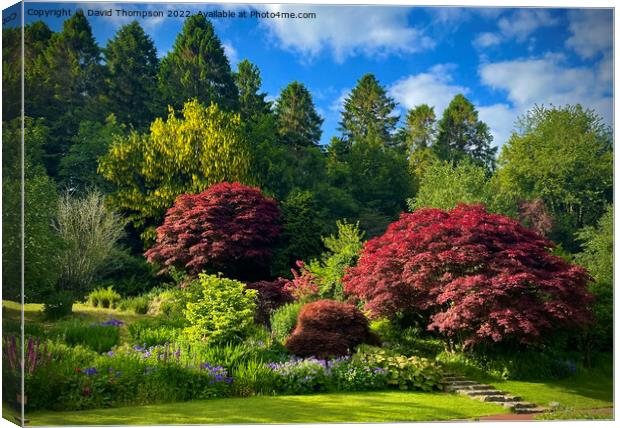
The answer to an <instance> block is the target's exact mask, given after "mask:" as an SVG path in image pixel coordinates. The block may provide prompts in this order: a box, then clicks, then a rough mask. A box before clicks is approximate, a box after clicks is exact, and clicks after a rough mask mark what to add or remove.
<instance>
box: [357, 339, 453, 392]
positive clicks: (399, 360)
mask: <svg viewBox="0 0 620 428" xmlns="http://www.w3.org/2000/svg"><path fill="white" fill-rule="evenodd" d="M355 358H356V359H358V360H359V361H361V362H362V363H363V364H365V365H366V366H369V367H380V368H382V369H385V370H387V376H388V379H387V384H388V385H390V386H392V387H395V388H398V389H402V390H408V389H418V390H422V391H432V390H433V389H439V388H440V386H441V379H442V372H441V369H440V368H439V366H438V365H437V364H436V363H434V362H433V361H430V360H428V359H426V358H418V357H405V356H404V355H394V354H393V353H390V352H388V351H386V350H384V349H381V348H374V347H364V348H363V349H362V350H361V352H358V354H356V356H355Z"/></svg>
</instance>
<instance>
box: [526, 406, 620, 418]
mask: <svg viewBox="0 0 620 428" xmlns="http://www.w3.org/2000/svg"><path fill="white" fill-rule="evenodd" d="M613 418H614V409H613V408H610V407H606V408H601V409H591V410H575V409H563V410H558V411H556V412H551V413H543V414H541V415H538V416H536V418H535V419H537V420H543V421H558V420H571V421H576V420H597V419H600V420H613Z"/></svg>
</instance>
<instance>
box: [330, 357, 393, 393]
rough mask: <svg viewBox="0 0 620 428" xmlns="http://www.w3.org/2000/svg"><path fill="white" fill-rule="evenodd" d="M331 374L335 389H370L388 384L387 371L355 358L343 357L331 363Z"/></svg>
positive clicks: (381, 387) (385, 386) (377, 388)
mask: <svg viewBox="0 0 620 428" xmlns="http://www.w3.org/2000/svg"><path fill="white" fill-rule="evenodd" d="M331 376H332V383H333V386H334V389H336V390H337V391H372V390H380V389H385V388H387V386H388V371H387V370H386V369H384V368H381V367H372V366H369V365H367V364H366V363H365V362H363V361H360V360H357V359H344V360H340V361H337V362H335V363H333V365H332V366H331Z"/></svg>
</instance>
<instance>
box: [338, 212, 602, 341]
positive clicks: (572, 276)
mask: <svg viewBox="0 0 620 428" xmlns="http://www.w3.org/2000/svg"><path fill="white" fill-rule="evenodd" d="M551 248H553V243H551V242H550V241H547V240H546V239H544V238H543V237H541V236H539V235H537V234H536V233H535V232H533V231H531V230H528V229H526V228H525V227H523V226H522V225H521V224H519V223H518V222H517V221H516V220H513V219H511V218H508V217H505V216H502V215H497V214H489V213H488V212H487V211H486V209H485V208H484V207H482V206H467V205H460V206H458V207H457V208H455V209H453V210H451V211H442V210H438V209H420V210H417V211H415V212H413V213H407V214H402V215H401V218H400V220H398V221H396V222H394V223H392V224H391V225H390V227H389V228H388V230H387V231H386V232H385V234H384V235H383V236H380V237H378V238H375V239H372V240H370V241H369V242H367V243H366V245H365V247H364V250H363V252H362V254H361V256H360V260H359V263H358V264H357V266H356V267H354V268H351V269H349V271H348V274H347V275H345V277H344V278H343V282H344V284H345V292H347V293H349V294H351V295H353V296H355V297H357V298H358V299H360V300H362V301H363V302H365V304H366V309H368V310H369V311H370V312H371V313H372V315H373V316H386V317H394V316H395V315H396V314H397V313H398V312H399V311H403V310H413V311H417V312H419V313H423V314H429V318H428V319H427V321H426V322H427V324H426V326H427V328H428V329H429V330H436V331H438V332H439V333H441V334H442V335H444V336H446V337H447V338H448V339H449V340H450V341H451V342H452V343H455V344H456V345H458V346H459V347H461V346H469V345H474V344H477V343H496V342H502V341H506V342H513V343H514V342H517V343H536V342H540V341H541V340H542V338H543V337H544V335H545V333H548V332H550V331H552V330H553V329H555V328H567V327H576V326H577V327H578V326H581V325H583V324H585V323H587V322H588V321H589V318H590V314H589V309H588V307H589V305H590V303H591V301H592V299H591V296H590V294H589V293H588V291H587V288H586V286H587V282H588V281H589V275H588V274H587V272H586V271H585V270H584V269H583V268H582V267H579V266H575V265H571V264H569V263H567V262H566V261H565V260H563V259H561V258H560V257H556V256H554V255H552V254H551V252H550V249H551Z"/></svg>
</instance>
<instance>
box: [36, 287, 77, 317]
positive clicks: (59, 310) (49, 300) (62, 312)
mask: <svg viewBox="0 0 620 428" xmlns="http://www.w3.org/2000/svg"><path fill="white" fill-rule="evenodd" d="M74 300H75V299H74V297H73V293H70V292H68V291H57V292H54V293H52V294H50V295H49V296H47V297H46V298H45V303H44V304H43V315H44V316H45V318H47V319H50V320H56V319H59V318H62V317H65V316H67V315H70V314H71V312H72V311H73V302H74Z"/></svg>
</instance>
